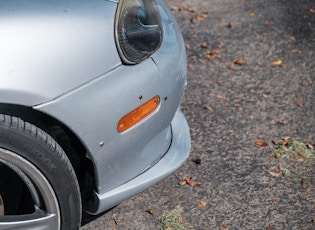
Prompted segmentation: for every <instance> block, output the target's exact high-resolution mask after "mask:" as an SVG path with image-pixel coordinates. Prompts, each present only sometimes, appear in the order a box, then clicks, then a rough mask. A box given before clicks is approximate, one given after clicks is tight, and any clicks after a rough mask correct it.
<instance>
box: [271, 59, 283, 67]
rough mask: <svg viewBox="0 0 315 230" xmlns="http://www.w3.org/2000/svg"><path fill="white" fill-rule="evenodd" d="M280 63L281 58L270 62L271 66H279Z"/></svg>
mask: <svg viewBox="0 0 315 230" xmlns="http://www.w3.org/2000/svg"><path fill="white" fill-rule="evenodd" d="M281 64H282V61H281V60H277V61H274V62H272V64H271V65H273V66H280V65H281Z"/></svg>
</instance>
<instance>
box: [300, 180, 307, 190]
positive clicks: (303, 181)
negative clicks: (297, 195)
mask: <svg viewBox="0 0 315 230" xmlns="http://www.w3.org/2000/svg"><path fill="white" fill-rule="evenodd" d="M305 184H306V179H305V178H302V180H301V185H302V187H303V188H304V186H305Z"/></svg>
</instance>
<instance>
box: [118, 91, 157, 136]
mask: <svg viewBox="0 0 315 230" xmlns="http://www.w3.org/2000/svg"><path fill="white" fill-rule="evenodd" d="M159 104H160V97H159V96H155V97H153V98H152V99H150V100H149V101H147V102H146V103H144V104H143V105H141V106H140V107H138V108H136V109H135V110H133V111H131V112H130V113H128V114H127V115H125V116H124V117H123V118H121V119H120V121H119V122H118V125H117V131H118V132H119V133H121V132H124V131H126V130H127V129H129V128H131V127H132V126H134V125H135V124H137V123H139V122H140V121H141V120H143V119H144V118H146V117H147V116H149V115H150V114H151V113H153V112H154V111H155V110H156V109H157V108H158V106H159Z"/></svg>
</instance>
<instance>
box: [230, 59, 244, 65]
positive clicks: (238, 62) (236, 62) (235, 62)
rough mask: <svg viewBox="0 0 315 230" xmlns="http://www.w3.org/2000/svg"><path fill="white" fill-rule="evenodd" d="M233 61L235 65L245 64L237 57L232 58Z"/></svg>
mask: <svg viewBox="0 0 315 230" xmlns="http://www.w3.org/2000/svg"><path fill="white" fill-rule="evenodd" d="M233 63H234V64H236V65H245V64H246V63H245V62H244V61H242V60H239V59H236V60H234V61H233Z"/></svg>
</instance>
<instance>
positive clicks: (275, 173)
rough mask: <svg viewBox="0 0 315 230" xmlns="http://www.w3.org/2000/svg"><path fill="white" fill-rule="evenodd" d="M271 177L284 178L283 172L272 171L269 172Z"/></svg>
mask: <svg viewBox="0 0 315 230" xmlns="http://www.w3.org/2000/svg"><path fill="white" fill-rule="evenodd" d="M268 173H269V175H270V176H273V177H282V176H283V172H281V171H280V172H272V171H268Z"/></svg>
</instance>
